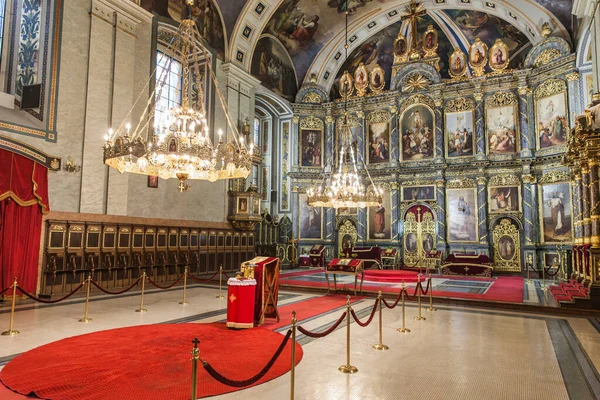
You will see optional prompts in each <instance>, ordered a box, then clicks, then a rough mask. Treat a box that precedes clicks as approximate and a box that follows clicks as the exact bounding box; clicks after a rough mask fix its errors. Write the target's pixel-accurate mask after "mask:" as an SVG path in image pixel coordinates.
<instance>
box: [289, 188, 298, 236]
mask: <svg viewBox="0 0 600 400" xmlns="http://www.w3.org/2000/svg"><path fill="white" fill-rule="evenodd" d="M291 200H292V204H291V208H290V210H291V215H292V216H295V217H294V218H292V226H293V228H294V237H295V238H296V239H298V238H300V218H299V216H300V194H299V192H298V187H297V186H292V196H291Z"/></svg>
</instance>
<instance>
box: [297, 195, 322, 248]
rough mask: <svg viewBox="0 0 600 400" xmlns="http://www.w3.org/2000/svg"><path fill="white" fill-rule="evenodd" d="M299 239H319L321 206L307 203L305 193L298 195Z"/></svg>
mask: <svg viewBox="0 0 600 400" xmlns="http://www.w3.org/2000/svg"><path fill="white" fill-rule="evenodd" d="M299 208H300V213H299V214H300V216H299V217H300V224H299V226H300V239H321V236H322V234H321V233H322V227H323V224H322V223H323V208H322V207H311V206H309V205H308V196H307V195H306V193H300V195H299Z"/></svg>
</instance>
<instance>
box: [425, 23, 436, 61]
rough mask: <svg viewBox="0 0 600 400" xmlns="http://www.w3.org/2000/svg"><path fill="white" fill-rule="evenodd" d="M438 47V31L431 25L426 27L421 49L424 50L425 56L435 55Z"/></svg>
mask: <svg viewBox="0 0 600 400" xmlns="http://www.w3.org/2000/svg"><path fill="white" fill-rule="evenodd" d="M437 48H438V33H437V31H436V30H435V29H434V28H433V25H429V26H428V27H427V31H425V34H424V35H423V50H424V51H425V57H431V56H434V55H435V51H436V50H437Z"/></svg>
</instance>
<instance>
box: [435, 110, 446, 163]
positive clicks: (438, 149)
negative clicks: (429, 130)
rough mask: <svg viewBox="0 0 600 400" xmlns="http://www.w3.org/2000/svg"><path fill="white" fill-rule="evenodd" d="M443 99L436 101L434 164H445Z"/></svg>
mask: <svg viewBox="0 0 600 400" xmlns="http://www.w3.org/2000/svg"><path fill="white" fill-rule="evenodd" d="M443 105H444V102H443V100H442V99H436V100H435V155H434V163H435V164H443V163H444V117H443V116H444V114H443V110H442V106H443Z"/></svg>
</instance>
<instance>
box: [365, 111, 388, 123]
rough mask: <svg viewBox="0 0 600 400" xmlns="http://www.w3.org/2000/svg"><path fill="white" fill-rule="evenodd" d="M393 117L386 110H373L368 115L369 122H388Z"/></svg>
mask: <svg viewBox="0 0 600 400" xmlns="http://www.w3.org/2000/svg"><path fill="white" fill-rule="evenodd" d="M391 119H392V115H391V114H390V113H389V111H386V110H377V111H373V112H372V113H369V115H367V122H369V123H377V122H388V121H389V120H391Z"/></svg>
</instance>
